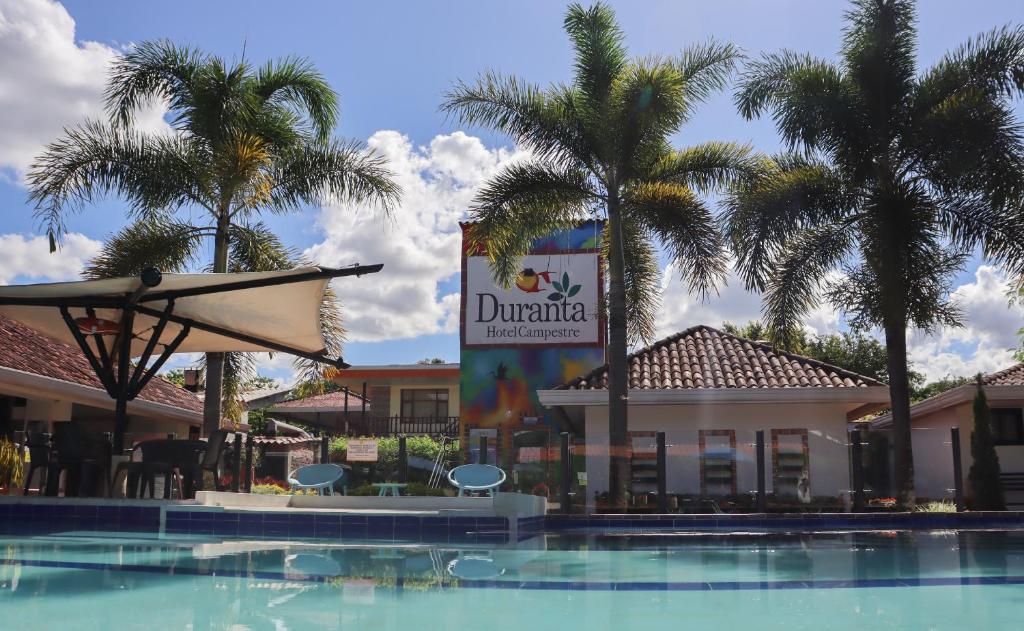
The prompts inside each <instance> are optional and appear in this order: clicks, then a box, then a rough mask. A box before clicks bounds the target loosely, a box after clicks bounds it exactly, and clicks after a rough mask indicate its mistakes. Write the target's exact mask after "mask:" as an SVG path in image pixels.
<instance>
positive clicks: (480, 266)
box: [462, 251, 603, 348]
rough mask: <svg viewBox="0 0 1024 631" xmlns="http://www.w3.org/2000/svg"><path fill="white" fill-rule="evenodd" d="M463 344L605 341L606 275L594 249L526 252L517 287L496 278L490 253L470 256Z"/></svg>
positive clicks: (589, 343)
mask: <svg viewBox="0 0 1024 631" xmlns="http://www.w3.org/2000/svg"><path fill="white" fill-rule="evenodd" d="M465 266H466V267H465V270H464V274H463V279H464V281H465V287H464V288H463V294H462V308H463V319H462V322H463V331H462V334H463V346H464V347H470V348H471V347H487V346H601V345H602V343H603V337H602V328H603V319H602V318H601V316H600V304H601V294H602V287H601V283H602V278H601V270H600V267H599V258H598V254H597V252H594V251H576V252H560V253H552V254H534V255H529V256H526V257H523V260H522V262H521V269H520V271H519V274H518V275H517V276H516V280H515V283H514V284H513V285H512V287H510V288H508V289H505V288H503V287H500V286H498V285H496V284H495V283H494V281H493V280H492V278H491V270H490V267H489V261H488V259H487V257H486V256H467V257H466V260H465Z"/></svg>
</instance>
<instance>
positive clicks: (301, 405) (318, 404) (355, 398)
mask: <svg viewBox="0 0 1024 631" xmlns="http://www.w3.org/2000/svg"><path fill="white" fill-rule="evenodd" d="M313 409H316V410H323V411H341V410H344V409H345V391H344V390H339V391H338V392H325V393H324V394H317V395H313V396H310V397H304V398H302V399H292V400H291V401H282V402H281V403H276V404H274V405H273V406H271V407H270V411H271V412H274V411H282V412H286V411H288V410H313ZM348 409H349V411H356V410H362V409H363V398H362V397H361V396H359V395H358V394H356V393H355V392H352V391H351V390H350V391H349V392H348ZM366 409H367V410H369V409H370V402H369V401H367V402H366Z"/></svg>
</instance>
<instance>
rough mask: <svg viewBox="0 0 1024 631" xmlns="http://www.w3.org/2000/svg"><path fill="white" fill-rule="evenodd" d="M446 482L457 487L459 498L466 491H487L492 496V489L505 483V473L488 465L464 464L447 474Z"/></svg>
mask: <svg viewBox="0 0 1024 631" xmlns="http://www.w3.org/2000/svg"><path fill="white" fill-rule="evenodd" d="M448 481H449V482H451V483H452V486H455V487H458V489H459V497H462V496H463V495H464V494H465V492H466V491H487V494H488V495H490V496H492V497H493V496H494V489H496V488H498V487H499V486H501V485H502V484H503V483H504V482H505V472H504V471H502V470H501V469H499V468H498V467H495V466H493V465H489V464H464V465H462V466H460V467H455V468H454V469H452V470H451V471H449V472H448Z"/></svg>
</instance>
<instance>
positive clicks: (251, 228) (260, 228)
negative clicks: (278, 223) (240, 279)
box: [228, 222, 299, 272]
mask: <svg viewBox="0 0 1024 631" xmlns="http://www.w3.org/2000/svg"><path fill="white" fill-rule="evenodd" d="M228 239H229V243H230V244H231V246H230V247H231V253H230V256H229V257H228V260H229V266H228V271H230V272H271V271H280V270H288V269H292V268H294V267H295V266H296V264H297V261H298V260H299V254H298V252H296V251H295V250H294V249H293V248H289V247H287V246H285V245H284V244H283V243H281V239H280V237H278V236H277V235H276V234H274V233H273V231H271V230H270V228H269V227H267V225H266V224H264V223H262V222H257V223H255V224H252V225H248V226H243V225H239V224H232V225H231V227H230V228H228Z"/></svg>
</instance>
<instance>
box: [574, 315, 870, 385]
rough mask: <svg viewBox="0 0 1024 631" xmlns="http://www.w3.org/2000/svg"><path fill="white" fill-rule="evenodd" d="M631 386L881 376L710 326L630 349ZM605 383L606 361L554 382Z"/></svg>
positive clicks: (841, 381) (854, 381)
mask: <svg viewBox="0 0 1024 631" xmlns="http://www.w3.org/2000/svg"><path fill="white" fill-rule="evenodd" d="M628 361H629V388H630V389H633V390H681V389H711V388H745V389H754V388H861V387H867V386H880V385H883V384H882V383H881V382H879V381H877V380H875V379H872V378H870V377H865V376H864V375H858V374H857V373H854V372H850V371H848V370H845V369H843V368H839V367H837V366H831V365H829V364H826V363H824V362H820V361H817V360H814V359H810V358H809V357H803V356H801V355H796V354H794V353H786V352H784V351H780V350H776V349H774V348H772V347H771V346H769V345H767V344H764V343H761V342H755V341H753V340H748V339H745V338H742V337H737V336H735V335H732V334H730V333H726V332H724V331H720V330H718V329H715V328H712V327H710V326H705V325H699V326H695V327H692V328H689V329H686V330H685V331H681V332H679V333H676V334H675V335H672V336H670V337H667V338H665V339H663V340H660V341H658V342H655V343H654V344H652V345H650V346H648V347H646V348H643V349H641V350H639V351H636V352H635V353H633V354H631V355H630V356H629V358H628ZM607 388H608V365H607V364H605V365H604V366H602V367H600V368H597V369H595V370H593V371H591V372H589V373H587V374H585V375H583V376H581V377H578V378H576V379H573V380H572V381H569V382H567V383H564V384H562V385H560V386H558V387H557V388H556V389H559V390H604V389H607Z"/></svg>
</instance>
